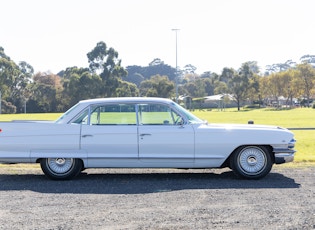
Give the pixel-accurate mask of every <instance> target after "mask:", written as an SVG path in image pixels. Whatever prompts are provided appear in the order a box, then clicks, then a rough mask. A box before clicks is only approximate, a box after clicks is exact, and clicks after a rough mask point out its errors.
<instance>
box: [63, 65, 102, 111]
mask: <svg viewBox="0 0 315 230" xmlns="http://www.w3.org/2000/svg"><path fill="white" fill-rule="evenodd" d="M64 77H65V78H64V79H63V87H64V92H63V95H64V97H63V100H66V102H65V104H67V107H70V106H72V105H74V104H75V103H77V102H78V101H80V100H84V99H90V98H95V97H100V95H101V94H102V92H101V90H102V79H101V77H100V76H99V75H97V74H95V73H91V72H90V71H89V69H86V68H77V67H73V68H68V69H67V70H66V71H65V75H64Z"/></svg>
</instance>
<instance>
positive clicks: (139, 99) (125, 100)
mask: <svg viewBox="0 0 315 230" xmlns="http://www.w3.org/2000/svg"><path fill="white" fill-rule="evenodd" d="M112 102H115V103H117V102H118V103H146V102H164V103H165V102H166V103H171V102H173V101H172V100H170V99H167V98H159V97H112V98H96V99H88V100H82V101H80V102H79V103H80V104H98V103H112Z"/></svg>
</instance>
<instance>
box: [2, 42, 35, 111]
mask: <svg viewBox="0 0 315 230" xmlns="http://www.w3.org/2000/svg"><path fill="white" fill-rule="evenodd" d="M32 74H33V67H32V66H31V65H29V64H27V63H26V62H20V63H19V65H17V64H16V63H15V62H14V61H12V60H11V59H10V57H9V56H7V55H6V54H5V53H4V49H3V48H2V47H0V91H1V97H2V99H3V100H5V101H7V102H11V104H12V105H13V106H16V111H17V112H22V111H23V107H24V104H25V100H26V97H28V95H27V92H26V87H27V85H28V84H29V83H30V81H31V76H32Z"/></svg>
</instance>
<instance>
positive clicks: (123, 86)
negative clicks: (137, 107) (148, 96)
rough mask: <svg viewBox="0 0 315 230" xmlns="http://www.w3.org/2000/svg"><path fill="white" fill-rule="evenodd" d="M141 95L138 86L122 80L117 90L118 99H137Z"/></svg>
mask: <svg viewBox="0 0 315 230" xmlns="http://www.w3.org/2000/svg"><path fill="white" fill-rule="evenodd" d="M138 95H139V89H138V88H137V85H135V84H133V83H130V82H127V81H122V80H120V83H119V87H118V88H117V89H116V96H117V97H135V96H138Z"/></svg>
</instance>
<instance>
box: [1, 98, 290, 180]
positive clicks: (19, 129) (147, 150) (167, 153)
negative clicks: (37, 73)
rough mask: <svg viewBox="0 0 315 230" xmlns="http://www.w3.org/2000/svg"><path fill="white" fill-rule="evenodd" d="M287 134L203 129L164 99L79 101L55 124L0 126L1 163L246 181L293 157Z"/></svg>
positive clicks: (69, 174)
mask: <svg viewBox="0 0 315 230" xmlns="http://www.w3.org/2000/svg"><path fill="white" fill-rule="evenodd" d="M294 146H295V139H294V135H293V133H292V132H290V131H289V130H287V129H285V128H281V127H276V126H263V125H253V124H244V125H238V124H211V123H210V124H208V123H207V122H205V121H203V120H201V119H199V118H197V117H196V116H195V115H193V114H192V113H190V112H189V111H187V110H186V109H184V108H183V107H181V106H180V105H178V104H177V103H175V102H173V101H172V100H169V99H163V98H144V97H132V98H103V99H91V100H83V101H80V102H78V103H77V104H76V105H74V106H73V107H72V108H70V109H69V110H68V111H67V112H65V113H64V114H63V115H62V116H61V117H60V118H59V119H58V120H56V121H54V122H47V121H46V122H44V121H12V122H1V123H0V162H2V163H40V165H41V168H42V170H43V172H44V174H45V175H46V176H47V177H48V178H50V179H55V180H64V179H71V178H74V177H75V176H77V175H78V174H79V173H80V172H81V171H82V170H84V169H87V168H181V169H183V168H186V169H194V168H196V169H200V168H223V167H230V168H231V169H232V170H233V171H234V173H235V174H236V175H237V176H239V177H241V178H246V179H259V178H262V177H264V176H266V175H267V174H268V173H269V172H270V170H271V168H272V166H273V164H281V163H286V162H291V161H293V159H294V153H295V150H294Z"/></svg>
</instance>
